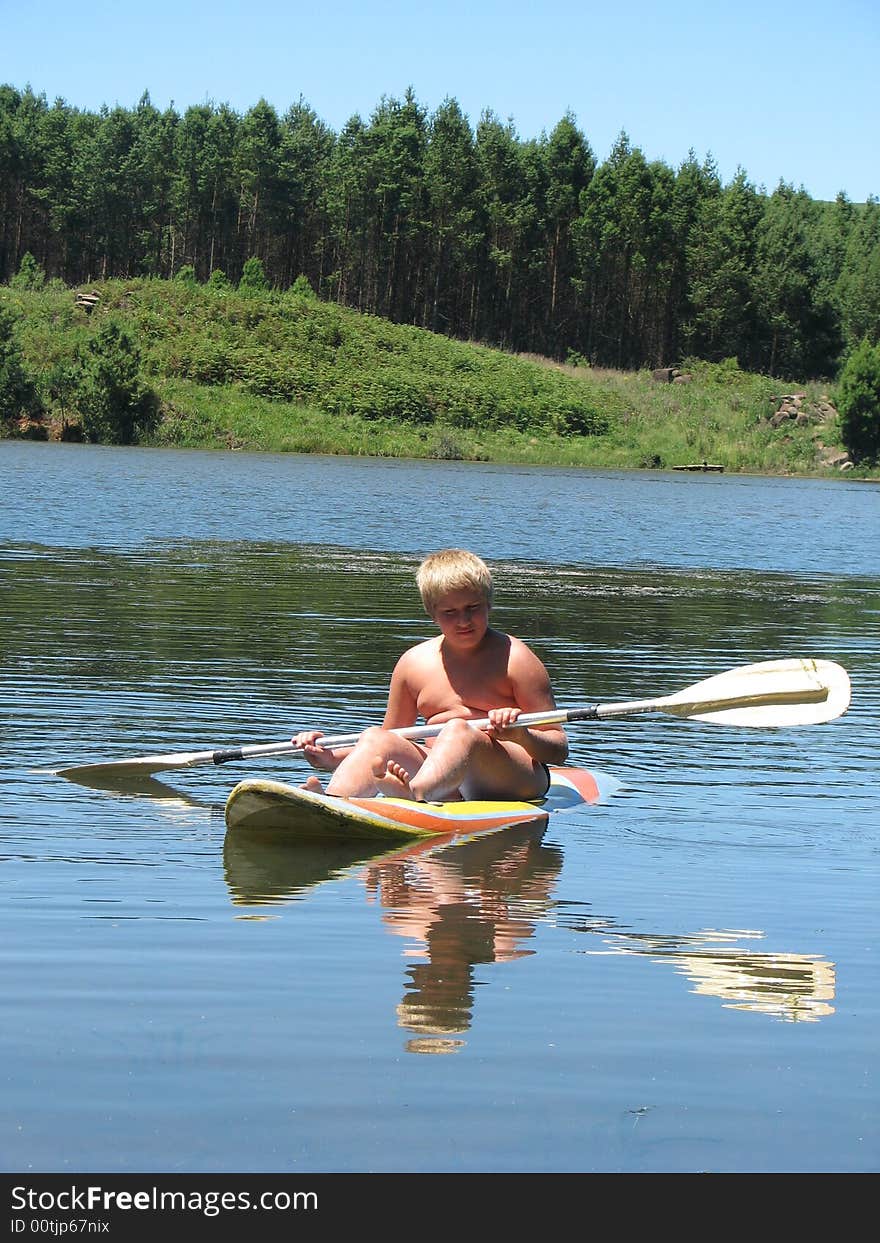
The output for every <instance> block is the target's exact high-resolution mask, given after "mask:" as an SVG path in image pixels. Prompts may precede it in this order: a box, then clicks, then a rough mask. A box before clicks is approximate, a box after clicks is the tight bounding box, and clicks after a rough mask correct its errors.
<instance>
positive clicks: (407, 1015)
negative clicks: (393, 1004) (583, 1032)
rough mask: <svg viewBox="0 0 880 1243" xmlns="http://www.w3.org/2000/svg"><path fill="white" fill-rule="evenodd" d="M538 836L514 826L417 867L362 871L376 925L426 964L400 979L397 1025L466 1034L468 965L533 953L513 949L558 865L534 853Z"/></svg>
mask: <svg viewBox="0 0 880 1243" xmlns="http://www.w3.org/2000/svg"><path fill="white" fill-rule="evenodd" d="M544 828H545V825H544V824H537V825H522V826H518V827H517V828H516V829H506V830H504V831H503V833H494V834H491V835H489V836H487V837H485V838H478V839H476V840H473V841H470V842H464V843H461V844H459V845H456V846H453V847H450V848H449V849H448V850H446V851H444V852H442V853H441V854H438V855H435V856H433V857H430V858H427V859H424V860H421V859H420V860H416V861H413V860H408V861H406V862H402V863H394V862H388V863H378V864H375V865H374V866H373V867H371V868H369V869H368V872H367V889H368V891H369V892H370V893H372V894H374V895H377V896H378V898H379V900H380V901H381V903H382V906H383V908H385V910H384V914H383V919H384V921H385V923H386V924H387V925H388V927H389V928H391V929H392V931H394V932H396V933H398V934H399V935H401V936H405V937H409V938H412V939H413V940H415V941H417V942H421V943H422V946H423V947H424V948H421V947H419V948H418V949H416V948H413V949H411V950H407V951H405V953H406V954H414V953H417V954H421V953H427V957H428V961H427V962H420V963H417V964H414V965H413V966H412V967H411V968H410V969H409V971H408V972H407V974H408V976H409V982H408V986H407V993H406V995H405V997H404V999H403V1001H402V1002H401V1004H400V1006H399V1007H398V1011H397V1013H398V1018H399V1020H400V1024H401V1026H402V1027H405V1028H407V1029H409V1030H410V1031H414V1032H418V1033H420V1034H426V1033H427V1034H431V1033H433V1034H438V1035H439V1034H449V1033H454V1032H463V1031H466V1030H467V1029H468V1028H469V1026H470V1019H471V1011H472V1009H473V987H474V980H473V968H474V966H475V965H476V964H478V963H492V962H508V961H510V960H512V959H515V958H521V957H523V956H524V955H526V954H530V953H533V952H534V951H533V950H529V949H524V948H522V942H523V941H524V940H527V939H528V938H530V937H531V936H532V935H533V933H534V930H535V922H536V920H537V919H539V918H541V917H542V916H543V915H544V914H545V913H546V910H547V907H548V900H549V896H550V892H551V890H552V888H553V884H554V882H555V880H556V877H557V876H558V875H559V871H560V868H561V866H562V855H561V852H560V851H559V850H558V848H556V847H554V846H545V845H542V842H541V838H542V837H543V834H544Z"/></svg>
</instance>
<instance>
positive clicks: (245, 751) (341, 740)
mask: <svg viewBox="0 0 880 1243" xmlns="http://www.w3.org/2000/svg"><path fill="white" fill-rule="evenodd" d="M826 696H827V691H826V690H825V688H824V687H822V686H817V687H816V688H815V690H813V691H810V690H808V691H804V689H803V688H801V689H800V690H798V691H793V690H785V689H782V690H780V691H778V692H777V693H776V694H774V695H772V696H769V697H768V695H767V693H766V692H763V693H761V694H758V693H757V692H755V693H752V694H748V695H740V696H738V697H737V698H735V699H731V698H725V699H723V700H722V701H721V705H723V707H724V709H725V710H730V709H735V708H749V707H751V706H752V705H753V704H756V703H759V704H760V705H761V706H762V707H763V706H766V705H767V704H768V700H769V699H772V702H773V703H777V704H784V703H804V702H805V701H808V702H814V703H818V702H821V701H822V700H824V699H825V698H826ZM712 706H713V705H712V704H711V703H707V702H706V701H705V700H698V701H697V702H696V703H687V702H684V701H679V700H678V699H677V698H676V697H674V696H667V697H666V698H665V699H641V700H632V699H631V700H627V701H624V702H622V703H610V704H593V705H591V706H590V707H586V708H557V709H552V710H550V711H547V712H525V713H522V714H521V715H520V716H518V717H517V719H516V726H515V728H517V729H519V728H523V727H524V728H528V727H529V726H530V725H565V724H568V723H569V722H573V721H601V720H604V719H606V718H610V717H620V716H637V715H638V714H640V713H643V712H670V713H671V714H672V715H673V716H681V717H687V716H693V715H694V714H695V713H696V712H701V713H705V712H710V711H711V710H712ZM445 723H446V722H443V723H441V724H439V725H411V726H406V727H404V728H401V729H393V730H391V733H392V734H397V735H398V737H400V738H409V739H412V740H413V741H417V740H418V739H420V738H436V737H437V735H438V734H439V733H440V731H441V730H442V729H443V725H444V724H445ZM491 723H492V722H491V721H490V720H489V718H488V717H481V718H480V719H479V720H470V719H469V720H468V725H470V726H472V727H473V728H474V729H488V728H489V726H490V725H491ZM359 738H360V734H337V735H335V736H333V735H330V736H323V735H322V736H321V737H320V738H319V739H317V741H318V744H319V745H320V746H321V747H322V749H323V750H325V751H335V750H337V749H338V748H339V747H353V746H354V745H355V743H356V742H357V741H358V739H359ZM300 750H302V748H301V747H297V746H296V744H295V743H293V742H270V743H265V744H258V745H254V746H242V747H224V748H222V749H221V750H218V751H205V752H201V753H196V754H197V755H198V756H199V758H196V756H193V758H192V761H191V762H192V763H193V764H198V763H212V764H229V763H232V762H233V761H235V760H247V759H252V758H254V757H255V756H260V755H284V754H285V753H286V752H289V751H300Z"/></svg>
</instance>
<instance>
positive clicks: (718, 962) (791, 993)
mask: <svg viewBox="0 0 880 1243" xmlns="http://www.w3.org/2000/svg"><path fill="white" fill-rule="evenodd" d="M590 924H591V921H589V920H586V921H583V923H581V924H580V925H579V930H580V931H583V932H593V933H598V934H599V935H600V936H602V938H603V940H604V942H605V945H606V948H605V949H601V950H584V951H582V952H583V953H586V954H609V953H610V954H641V955H645V956H647V957H648V958H650V959H651V960H652V961H653V962H668V963H671V964H672V966H673V967H675V969H676V970H677V971H678V972H679V973H680V974H681V975H683V976H685V977H686V978H687V979H688V980H690V981H691V983H692V984H694V986H695V987H694V989H693V991H694V992H695V993H699V994H701V995H703V996H709V997H719V998H720V999H721V1001H722V1003H723V1005H724V1006H725V1008H726V1009H731V1010H753V1011H756V1012H757V1013H759V1014H767V1015H771V1016H772V1017H773V1018H778V1019H782V1020H784V1021H786V1022H790V1023H797V1022H801V1023H815V1022H818V1020H819V1019H820V1018H824V1017H825V1016H826V1015H829V1014H833V1013H834V1007H833V1006H832V1005H830V1004H829V1002H831V1001H833V1000H834V987H835V974H834V963H832V962H828V961H827V959H825V958H823V957H822V955H821V954H816V955H811V954H787V953H778V954H771V953H762V952H761V951H756V950H753V949H750V948H748V947H744V946H741V945H739V944H738V942H741V941H744V940H755V939H759V938H760V937H763V935H764V934H763V932H756V931H744V930H737V931H729V930H728V931H722V930H717V929H714V928H709V929H705V930H703V931H702V932H696V933H690V934H687V933H684V934H681V935H676V936H658V935H656V934H653V935H652V934H640V933H633V932H622V931H617V930H614V929H613V927H612V926H611V925H609V924H608V922H607V921H605V922H599V921H597V924H596V925H595V926H592V927H591V926H590Z"/></svg>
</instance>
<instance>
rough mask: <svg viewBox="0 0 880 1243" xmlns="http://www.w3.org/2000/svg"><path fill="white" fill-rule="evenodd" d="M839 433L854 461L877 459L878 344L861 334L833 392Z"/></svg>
mask: <svg viewBox="0 0 880 1243" xmlns="http://www.w3.org/2000/svg"><path fill="white" fill-rule="evenodd" d="M837 409H838V412H839V414H840V433H841V438H842V440H843V443H844V445H845V446H846V450H847V452H848V453H849V454H850V456H851V457H852V458H853V460H854V461H860V460H863V459H867V460H869V461H875V462H876V461H877V460H878V458H880V344H878V345H872V344H871V342H870V341H869V340H868V338H867V337H865V338H864V339H863V340H862V343H861V344H860V345H858V346H857V347H856V348H855V349H854V350H853V352H852V353H851V354H850V356H849V358H848V359H847V361H846V364H845V366H844V368H843V371H842V372H841V374H840V383H839V385H838V392H837Z"/></svg>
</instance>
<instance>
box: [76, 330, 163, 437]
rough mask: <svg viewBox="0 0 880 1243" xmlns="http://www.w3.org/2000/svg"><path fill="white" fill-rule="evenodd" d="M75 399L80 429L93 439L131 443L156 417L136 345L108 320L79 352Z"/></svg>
mask: <svg viewBox="0 0 880 1243" xmlns="http://www.w3.org/2000/svg"><path fill="white" fill-rule="evenodd" d="M77 402H78V405H79V408H80V413H81V415H82V429H83V435H84V436H85V438H86V439H87V440H90V441H95V442H97V443H99V444H116V445H128V444H133V443H135V442H136V441H137V440H138V439H139V437H140V436H141V435H142V434H144V433H146V432H148V431H151V430H152V428H153V427H154V426H155V424H156V422H157V420H158V402H157V401H156V398H155V395H154V394H153V393H152V392H151V391H150V390H149V389H148V388H147V387H146V385H145V384H144V383H143V380H142V379H141V373H140V353H139V351H138V349H137V346H136V345H135V344H134V342H133V340H132V338H131V336H130V335H129V334H128V332H127V331H126V330H125V329H124V328H122V327H120V325H119V324H117V323H116V322H115V321H113V320H108V321H107V322H106V323H105V324H104V325H103V326H102V327H101V329H100V330H99V331H98V333H97V334H96V335H95V336H94V337H92V339H91V340H90V341H89V342H88V344H87V346H86V348H85V350H84V351H83V353H82V354H81V355H80V375H79V383H78V386H77Z"/></svg>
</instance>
